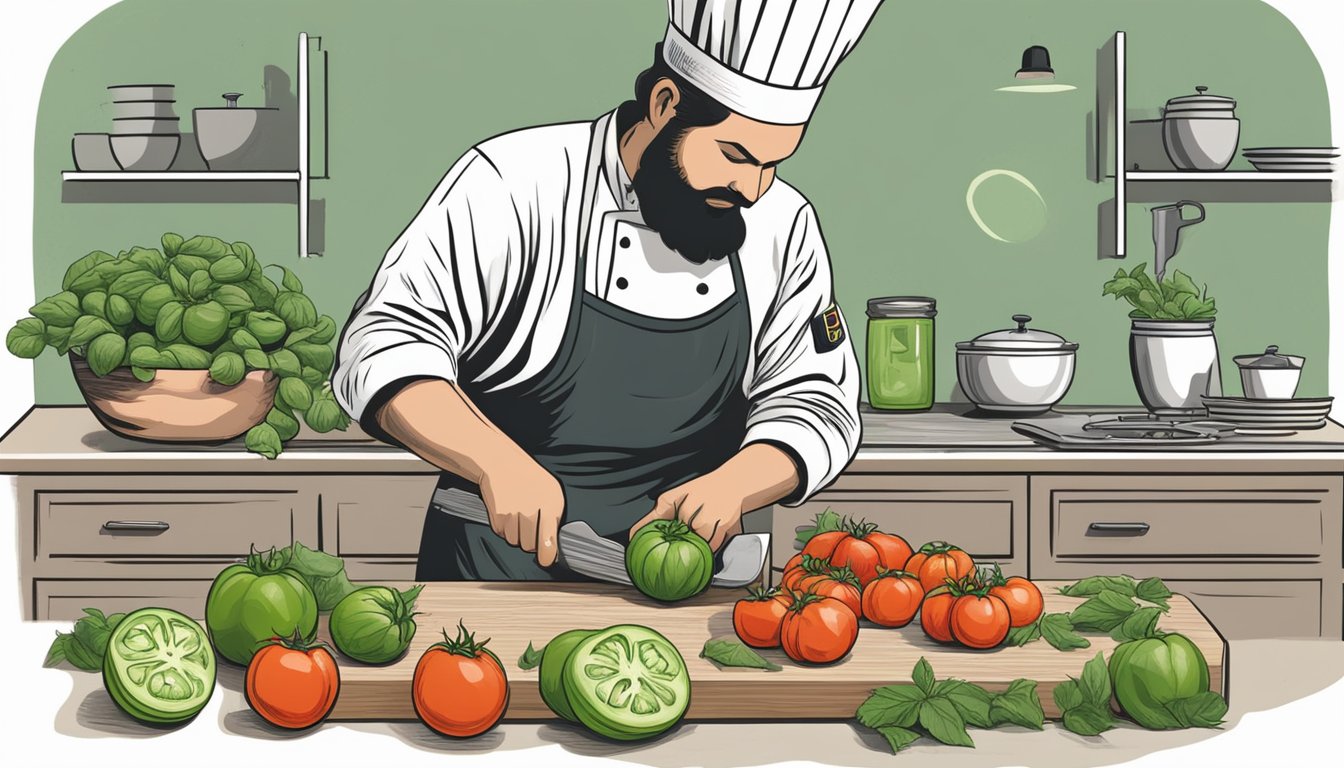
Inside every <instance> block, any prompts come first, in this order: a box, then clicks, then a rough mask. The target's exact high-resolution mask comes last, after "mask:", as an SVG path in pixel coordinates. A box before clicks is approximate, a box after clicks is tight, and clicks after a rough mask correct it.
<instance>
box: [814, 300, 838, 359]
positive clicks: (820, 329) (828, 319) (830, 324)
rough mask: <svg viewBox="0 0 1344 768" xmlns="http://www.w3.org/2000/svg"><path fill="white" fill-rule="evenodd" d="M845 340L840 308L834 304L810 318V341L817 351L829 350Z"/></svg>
mask: <svg viewBox="0 0 1344 768" xmlns="http://www.w3.org/2000/svg"><path fill="white" fill-rule="evenodd" d="M844 341H845V326H844V325H842V324H841V323H840V310H839V308H837V307H836V306H835V305H834V304H832V305H830V306H829V307H827V308H826V309H824V310H822V311H821V314H819V315H817V316H816V317H814V318H812V343H813V345H814V346H816V348H817V351H818V352H829V351H831V350H832V349H835V348H836V347H839V346H840V345H841V344H843V343H844Z"/></svg>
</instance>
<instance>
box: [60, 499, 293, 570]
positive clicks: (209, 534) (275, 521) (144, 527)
mask: <svg viewBox="0 0 1344 768" xmlns="http://www.w3.org/2000/svg"><path fill="white" fill-rule="evenodd" d="M300 498H301V496H300V495H299V494H298V493H296V492H286V491H276V490H266V491H208V492H191V491H172V492H162V491H158V492H156V491H116V492H108V491H87V492H85V491H58V492H57V491H39V492H38V493H37V510H36V511H37V525H36V527H35V537H36V538H35V541H34V551H35V552H36V553H37V556H38V557H39V558H95V559H120V558H141V557H146V558H156V557H170V558H176V559H183V558H187V559H190V558H203V559H218V558H232V557H238V556H242V555H246V554H247V553H248V551H249V549H250V548H251V547H252V545H254V544H255V545H256V546H257V548H259V549H261V548H266V547H271V546H285V545H287V544H289V543H290V542H291V541H293V540H294V538H295V534H296V530H295V527H296V520H295V516H296V514H298V510H296V506H297V502H299V499H300ZM314 543H316V542H314Z"/></svg>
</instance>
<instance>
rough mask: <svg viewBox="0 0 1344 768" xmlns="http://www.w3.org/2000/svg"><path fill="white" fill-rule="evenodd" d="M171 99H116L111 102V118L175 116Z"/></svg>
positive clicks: (146, 118) (128, 118)
mask: <svg viewBox="0 0 1344 768" xmlns="http://www.w3.org/2000/svg"><path fill="white" fill-rule="evenodd" d="M175 103H177V102H173V101H118V102H115V103H113V104H112V119H113V120H154V119H164V118H169V117H174V118H175V117H177V113H176V112H174V111H173V104H175Z"/></svg>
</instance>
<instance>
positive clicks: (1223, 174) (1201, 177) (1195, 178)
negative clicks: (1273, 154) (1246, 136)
mask: <svg viewBox="0 0 1344 768" xmlns="http://www.w3.org/2000/svg"><path fill="white" fill-rule="evenodd" d="M1335 179H1336V176H1335V174H1332V173H1274V172H1270V171H1127V172H1126V173H1125V180H1126V181H1190V182H1197V183H1201V184H1203V183H1207V182H1273V183H1288V184H1329V183H1331V182H1332V181H1334V180H1335Z"/></svg>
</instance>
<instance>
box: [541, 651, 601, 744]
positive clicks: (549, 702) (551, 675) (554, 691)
mask: <svg viewBox="0 0 1344 768" xmlns="http://www.w3.org/2000/svg"><path fill="white" fill-rule="evenodd" d="M599 631H600V630H596V629H571V630H569V631H568V632H561V633H560V634H558V635H556V636H555V637H554V638H552V640H551V642H549V643H547V644H546V648H545V649H544V650H543V651H542V652H541V669H540V671H539V672H538V674H537V686H538V687H539V688H540V689H541V700H542V701H544V702H546V706H548V707H550V708H551V711H552V712H554V713H555V714H557V715H559V716H561V717H563V718H565V719H566V720H569V721H571V722H577V721H578V718H577V717H575V716H574V708H573V707H571V706H570V705H569V697H568V696H566V695H565V683H564V674H565V662H567V661H569V656H570V654H572V653H573V652H574V649H575V648H577V647H578V646H579V643H581V642H583V641H584V640H587V639H588V638H590V637H592V636H593V635H596V634H597V633H598V632H599Z"/></svg>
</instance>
